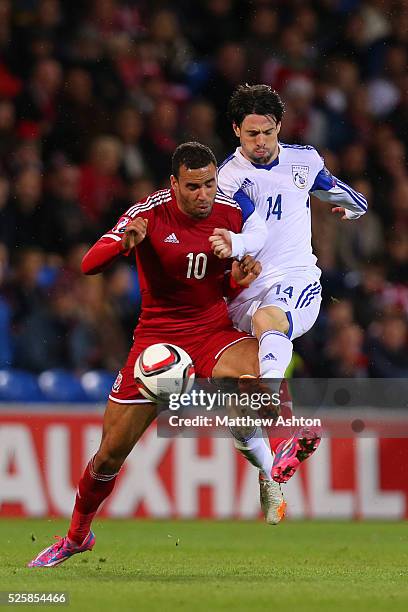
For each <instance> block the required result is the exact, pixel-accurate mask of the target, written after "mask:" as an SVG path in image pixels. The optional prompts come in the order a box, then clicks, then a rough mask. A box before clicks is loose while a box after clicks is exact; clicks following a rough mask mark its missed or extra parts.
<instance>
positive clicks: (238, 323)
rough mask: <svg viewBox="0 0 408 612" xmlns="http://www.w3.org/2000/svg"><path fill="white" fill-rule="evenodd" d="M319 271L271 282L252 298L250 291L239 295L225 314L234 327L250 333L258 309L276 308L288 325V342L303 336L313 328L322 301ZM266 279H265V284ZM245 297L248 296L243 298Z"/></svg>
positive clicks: (275, 278)
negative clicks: (284, 315)
mask: <svg viewBox="0 0 408 612" xmlns="http://www.w3.org/2000/svg"><path fill="white" fill-rule="evenodd" d="M319 279H320V270H319V269H318V268H314V269H313V270H308V271H305V272H299V271H296V272H293V273H288V274H285V275H282V276H280V277H276V276H275V277H273V278H270V281H269V282H268V284H267V285H266V286H265V287H264V289H260V291H259V292H258V293H257V295H253V291H251V287H249V288H248V289H245V290H244V291H242V292H241V293H240V294H239V295H238V296H237V297H236V298H235V300H233V301H232V302H231V303H230V304H229V305H228V312H229V315H230V317H231V318H232V322H233V324H234V326H235V327H236V328H238V329H240V330H242V331H246V332H248V333H253V329H252V317H253V315H254V313H255V312H256V311H257V310H258V309H259V308H265V307H266V306H277V307H278V308H281V309H282V310H283V311H284V312H285V313H286V316H287V318H288V321H289V330H288V333H287V336H288V338H290V339H291V340H294V339H295V338H299V337H300V336H303V334H305V333H306V332H307V331H309V329H311V328H312V327H313V325H314V324H315V322H316V319H317V317H318V315H319V310H320V304H321V301H322V298H321V294H322V286H321V284H320V281H319ZM267 280H268V279H267V278H265V279H264V281H267ZM246 294H248V295H246Z"/></svg>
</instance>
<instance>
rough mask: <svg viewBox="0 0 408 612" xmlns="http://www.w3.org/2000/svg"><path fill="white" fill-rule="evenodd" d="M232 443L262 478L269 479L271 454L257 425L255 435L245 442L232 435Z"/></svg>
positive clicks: (271, 461)
mask: <svg viewBox="0 0 408 612" xmlns="http://www.w3.org/2000/svg"><path fill="white" fill-rule="evenodd" d="M234 444H235V448H236V449H237V450H239V452H240V453H242V454H243V455H244V457H245V458H246V459H248V461H249V462H250V463H252V465H254V466H255V467H257V468H258V470H259V471H260V472H261V474H262V476H263V477H264V478H266V479H267V480H271V472H272V463H273V455H272V451H271V449H270V448H269V446H268V445H267V443H266V442H265V439H264V438H263V437H262V432H261V430H260V428H259V427H257V430H256V433H255V436H254V437H253V438H250V439H249V440H247V441H245V442H243V441H241V440H237V438H235V437H234Z"/></svg>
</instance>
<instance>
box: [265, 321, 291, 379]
mask: <svg viewBox="0 0 408 612" xmlns="http://www.w3.org/2000/svg"><path fill="white" fill-rule="evenodd" d="M292 352H293V344H292V342H291V340H289V338H288V337H287V336H286V335H285V334H283V333H282V332H279V331H273V330H270V331H266V332H264V333H263V334H262V336H261V337H260V338H259V367H260V373H261V378H279V379H281V378H283V377H284V376H285V371H286V368H287V367H288V365H289V363H290V360H291V359H292Z"/></svg>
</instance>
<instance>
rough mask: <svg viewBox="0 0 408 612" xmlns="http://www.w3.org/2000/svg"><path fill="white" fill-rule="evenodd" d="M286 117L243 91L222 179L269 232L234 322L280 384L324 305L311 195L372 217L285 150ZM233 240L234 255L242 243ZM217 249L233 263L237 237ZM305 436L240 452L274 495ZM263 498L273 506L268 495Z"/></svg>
mask: <svg viewBox="0 0 408 612" xmlns="http://www.w3.org/2000/svg"><path fill="white" fill-rule="evenodd" d="M283 113H284V105H283V103H282V101H281V99H280V97H279V95H278V94H277V92H276V91H274V90H272V89H271V87H269V86H267V85H252V86H250V85H242V86H240V87H238V88H237V90H236V91H235V92H234V94H233V96H232V97H231V100H230V102H229V118H230V119H231V121H232V127H233V130H234V132H235V135H236V136H237V137H238V138H239V140H240V146H239V147H237V149H236V150H235V151H234V153H232V155H230V156H229V157H227V159H226V160H225V161H224V162H223V163H222V164H221V165H220V167H219V175H218V186H219V189H220V191H221V192H222V193H223V194H225V195H227V196H230V197H232V198H233V199H234V200H235V201H237V202H239V203H240V205H241V208H242V209H243V210H245V209H246V208H251V206H253V205H255V209H256V210H257V212H258V214H259V215H260V216H261V217H262V218H263V219H264V221H265V222H266V225H267V228H268V238H267V240H266V243H265V245H264V246H263V248H262V249H261V250H260V251H259V253H258V254H257V256H256V258H257V259H258V260H259V261H260V262H261V264H262V273H261V274H260V276H259V277H258V279H257V280H255V282H253V283H252V284H251V286H250V287H248V288H247V289H245V290H244V291H242V292H241V293H240V294H239V295H238V296H237V297H236V298H235V299H234V300H233V301H232V302H231V303H230V305H229V314H230V316H231V318H232V321H233V323H234V325H235V326H236V327H237V328H239V329H241V330H243V331H248V332H252V333H253V334H254V335H255V336H256V337H257V338H258V341H259V361H260V374H261V377H262V378H272V379H278V380H280V379H282V378H283V377H284V375H285V370H286V368H287V366H288V365H289V363H290V360H291V357H292V351H293V344H292V340H294V339H295V338H298V337H300V336H302V335H303V334H305V333H306V332H307V331H309V329H310V328H311V327H312V326H313V324H314V323H315V321H316V319H317V317H318V314H319V309H320V304H321V289H322V288H321V284H320V275H321V271H320V269H319V268H318V267H317V265H316V262H317V258H316V256H315V255H314V254H313V250H312V244H311V237H312V234H311V211H310V194H313V195H315V196H317V197H318V198H319V199H321V200H324V201H326V202H328V203H329V204H331V205H334V207H333V208H332V212H334V213H339V214H340V215H341V218H342V219H358V218H359V217H360V216H361V215H363V214H364V213H365V212H366V210H367V201H366V199H365V197H364V196H363V195H362V194H361V193H358V192H356V191H355V190H354V189H352V188H351V187H350V186H349V185H346V184H345V183H343V182H342V181H341V180H339V179H337V178H336V177H334V176H333V175H332V174H331V173H330V172H329V171H328V170H327V169H326V168H325V165H324V161H323V159H322V158H321V157H320V155H319V154H318V152H317V151H316V150H315V149H314V148H313V147H312V146H303V145H290V144H284V143H281V142H279V140H278V136H279V131H280V127H281V121H282V117H283ZM215 236H217V238H216V237H215ZM243 236H244V235H243ZM232 239H233V240H234V241H235V244H234V247H235V248H236V241H237V240H241V239H242V236H239V235H238V236H233V237H232ZM212 242H213V248H214V250H216V252H218V253H219V254H221V255H222V256H224V257H227V256H229V254H230V247H231V235H230V234H229V233H228V232H226V230H223V229H217V230H215V232H214V237H213V239H212ZM302 435H303V434H302V433H299V432H298V433H297V434H295V435H294V436H293V437H292V438H290V440H284V441H282V442H281V444H280V446H278V448H277V449H275V450H276V452H275V456H274V457H273V455H272V453H271V450H270V449H269V446H268V445H267V444H266V442H265V440H264V438H263V437H262V435H259V433H258V435H256V436H254V437H252V438H251V439H249V440H246V441H242V440H241V441H237V440H236V441H235V444H236V446H237V448H238V449H239V450H241V452H243V454H244V455H245V456H246V457H247V458H249V459H250V461H251V462H252V463H254V464H255V465H256V466H257V467H258V468H259V470H260V475H261V476H262V478H261V481H264V482H265V480H266V485H267V487H268V486H269V485H268V480H269V483H270V487H271V488H272V489H274V488H275V487H274V483H273V480H276V481H277V482H286V481H287V480H288V479H289V478H290V477H291V476H292V475H293V474H294V472H295V470H296V468H297V467H298V465H299V464H300V462H301V461H302V460H304V459H305V458H306V457H307V456H309V455H310V454H312V452H314V450H316V448H317V445H318V443H319V441H320V438H319V437H318V434H317V433H312V435H311V438H310V439H307V438H302ZM264 488H265V487H264ZM271 494H272V490H271ZM263 495H264V502H265V503H266V506H267V499H266V500H265V495H266V498H267V497H268V491H266V492H265V491H264V492H263ZM261 501H262V486H261ZM265 503H264V504H263V510H264V513H265V516H266V519H267V521H268V517H267V512H268V509H267V507H266V506H265Z"/></svg>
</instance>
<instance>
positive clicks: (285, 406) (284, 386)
mask: <svg viewBox="0 0 408 612" xmlns="http://www.w3.org/2000/svg"><path fill="white" fill-rule="evenodd" d="M279 395H280V415H281V416H283V418H284V419H288V418H290V417H291V416H293V412H292V408H293V403H292V396H291V394H290V391H289V387H288V383H287V382H286V380H285V379H283V380H282V382H281V386H280V389H279ZM285 429H286V431H287V432H288V434H287V435H286V436H285V437H284V438H272V437H270V438H269V444H270V447H271V449H272V451H273V452H274V453H276V449H277V448H278V446H279V444H280V443H281V442H283V441H284V440H288V439H289V438H290V437H291V436H292V432H291V431H290V430H289V428H288V427H285Z"/></svg>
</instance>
